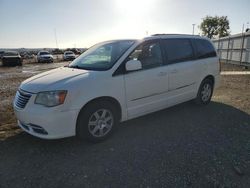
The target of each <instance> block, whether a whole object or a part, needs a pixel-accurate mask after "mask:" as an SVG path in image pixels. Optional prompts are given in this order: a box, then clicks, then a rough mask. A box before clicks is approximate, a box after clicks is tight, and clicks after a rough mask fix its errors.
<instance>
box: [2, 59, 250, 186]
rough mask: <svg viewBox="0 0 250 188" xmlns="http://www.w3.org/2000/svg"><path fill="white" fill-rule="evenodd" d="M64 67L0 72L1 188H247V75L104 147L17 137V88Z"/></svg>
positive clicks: (133, 124)
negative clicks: (210, 97)
mask: <svg viewBox="0 0 250 188" xmlns="http://www.w3.org/2000/svg"><path fill="white" fill-rule="evenodd" d="M65 64H67V63H66V62H63V63H54V64H39V65H38V64H26V65H25V66H24V67H23V68H16V67H14V68H3V67H0V83H1V84H0V139H1V140H0V187H1V188H2V187H121V186H122V187H250V139H249V138H250V75H243V76H240V75H233V76H230V75H226V76H222V82H221V87H220V88H219V89H217V90H216V91H215V93H214V97H213V101H212V102H211V104H209V105H208V106H205V107H197V106H195V105H194V104H193V103H191V102H188V103H185V104H181V105H178V106H175V107H172V108H169V109H166V110H162V111H160V112H157V113H153V114H150V115H147V116H144V117H141V118H138V119H135V120H131V121H128V122H125V123H122V124H121V125H120V126H119V129H118V130H117V132H116V134H114V136H113V137H112V138H110V139H109V140H107V141H105V142H103V143H99V144H90V143H86V142H80V141H79V140H77V139H75V138H67V139H61V140H55V141H47V140H41V139H37V138H34V137H32V136H29V135H28V134H26V133H23V132H22V131H21V130H20V129H19V128H18V127H17V126H16V120H15V117H14V115H13V110H12V106H11V102H12V99H13V97H14V94H15V92H16V90H17V88H18V86H19V84H20V83H21V81H23V80H24V79H26V78H28V77H30V76H32V75H34V74H37V73H39V72H41V71H45V70H48V69H51V68H54V67H58V66H62V65H65ZM223 69H224V70H239V68H235V67H231V66H228V65H227V66H223Z"/></svg>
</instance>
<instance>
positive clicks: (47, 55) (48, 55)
mask: <svg viewBox="0 0 250 188" xmlns="http://www.w3.org/2000/svg"><path fill="white" fill-rule="evenodd" d="M40 57H53V56H52V55H51V54H46V55H40Z"/></svg>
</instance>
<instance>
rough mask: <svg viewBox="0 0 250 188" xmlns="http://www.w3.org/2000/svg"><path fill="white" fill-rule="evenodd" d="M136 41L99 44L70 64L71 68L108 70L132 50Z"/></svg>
mask: <svg viewBox="0 0 250 188" xmlns="http://www.w3.org/2000/svg"><path fill="white" fill-rule="evenodd" d="M134 42H135V41H133V40H121V41H109V42H104V43H99V44H97V45H95V46H93V47H91V48H90V49H88V50H87V51H85V52H84V53H83V54H82V55H80V56H79V57H78V58H77V59H75V60H74V61H73V62H72V63H70V64H69V67H71V68H79V69H87V70H108V69H110V68H111V67H112V66H113V65H114V64H115V63H116V61H117V60H118V59H119V58H120V57H121V56H122V55H123V54H124V53H125V52H126V51H127V50H128V48H130V47H131V46H132V45H133V43H134Z"/></svg>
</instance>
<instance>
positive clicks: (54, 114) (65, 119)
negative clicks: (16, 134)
mask: <svg viewBox="0 0 250 188" xmlns="http://www.w3.org/2000/svg"><path fill="white" fill-rule="evenodd" d="M31 106H32V107H31ZM14 112H15V115H16V117H17V119H18V125H19V126H20V127H21V128H22V129H23V130H24V131H25V132H27V133H29V134H31V135H33V136H36V137H39V138H44V139H57V138H64V137H70V136H74V135H75V128H76V120H77V115H78V111H77V110H69V111H60V110H55V109H52V108H46V107H42V106H41V107H40V106H39V105H28V106H26V107H25V108H24V109H21V110H20V109H18V108H17V107H16V106H15V105H14Z"/></svg>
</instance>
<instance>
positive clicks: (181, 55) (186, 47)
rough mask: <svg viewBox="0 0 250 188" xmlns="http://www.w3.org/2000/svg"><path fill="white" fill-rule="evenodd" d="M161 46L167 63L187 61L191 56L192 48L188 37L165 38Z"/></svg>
mask: <svg viewBox="0 0 250 188" xmlns="http://www.w3.org/2000/svg"><path fill="white" fill-rule="evenodd" d="M163 46H164V49H165V51H166V54H167V60H168V63H177V62H182V61H188V60H191V59H192V58H193V48H192V46H191V43H190V41H189V40H188V39H165V40H163Z"/></svg>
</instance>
